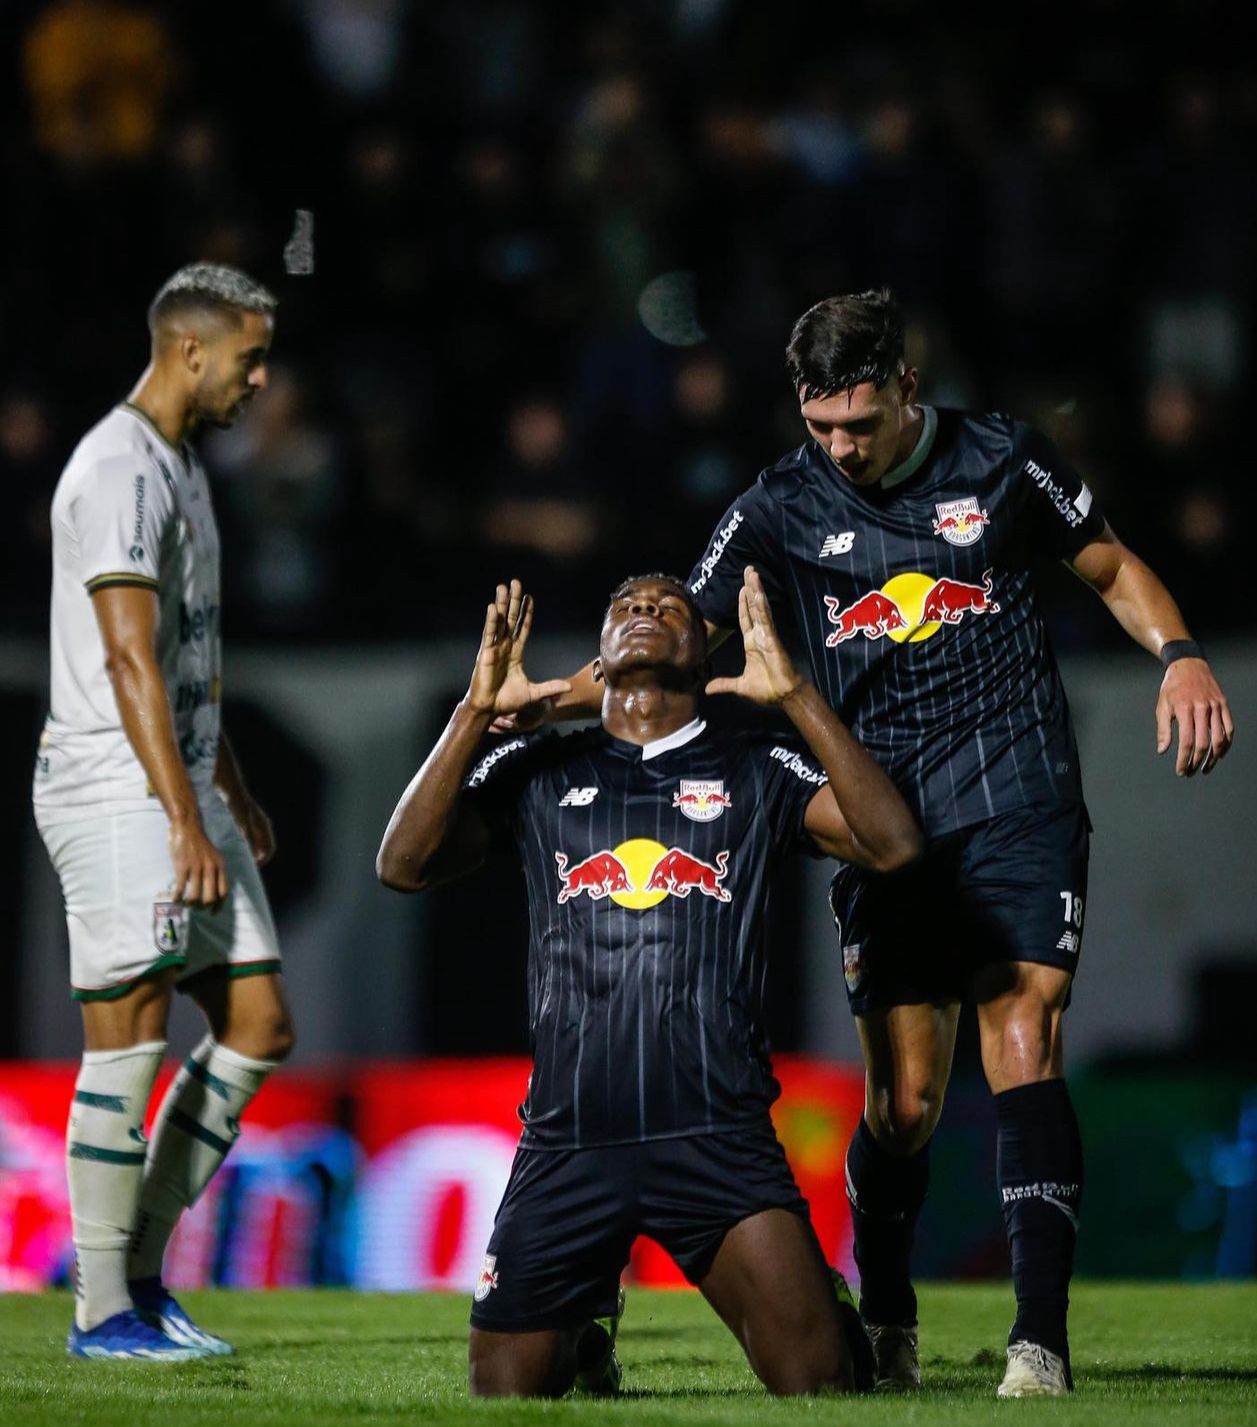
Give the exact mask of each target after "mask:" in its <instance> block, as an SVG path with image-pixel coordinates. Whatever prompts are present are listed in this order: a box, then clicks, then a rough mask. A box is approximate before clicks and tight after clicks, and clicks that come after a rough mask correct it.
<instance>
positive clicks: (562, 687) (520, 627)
mask: <svg viewBox="0 0 1257 1427" xmlns="http://www.w3.org/2000/svg"><path fill="white" fill-rule="evenodd" d="M532 615H533V601H532V596H531V595H526V594H524V591H523V587H522V586H521V585H520V582H519V581H518V580H512V581H511V583H510V585H509V586H507V585H499V586H498V587H497V591H496V593H495V595H494V598H493V601H492V603H491V604H490V605H489V607H488V609H487V610H486V611H485V621H484V633H483V634H482V635H481V637H480V652H479V654H477V656H476V667H475V669H474V670H473V671H472V675H471V684H470V686H469V687H468V690H467V702H468V703H469V704H470V705H471V706H472V707H473V708H474V709H476V710H478V711H480V712H483V713H491V714H493V715H495V716H500V715H503V714H512V713H517V712H518V711H519V710H520V709H522V708H527V707H528V706H529V705H530V704H543V703H544V702H545V701H546V700H547V699H553V698H557V697H558V695H559V694H566V693H567V692H569V690H570V689H571V687H572V686H571V684H569V683H568V682H567V681H566V680H564V679H550V680H548V681H547V682H545V683H541V684H535V683H533V681H532V680H531V679H530V678H529V677H528V675H527V673H525V671H524V648H525V646H526V645H527V643H528V635H529V632H530V631H531V629H532Z"/></svg>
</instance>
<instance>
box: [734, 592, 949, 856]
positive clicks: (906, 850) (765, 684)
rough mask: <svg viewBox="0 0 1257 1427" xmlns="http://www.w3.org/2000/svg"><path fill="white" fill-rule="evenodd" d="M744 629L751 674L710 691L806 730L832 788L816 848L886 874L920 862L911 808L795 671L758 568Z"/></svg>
mask: <svg viewBox="0 0 1257 1427" xmlns="http://www.w3.org/2000/svg"><path fill="white" fill-rule="evenodd" d="M738 622H739V624H740V625H741V627H742V642H743V644H744V645H745V647H746V668H745V669H744V670H743V671H742V673H741V674H740V675H738V677H737V678H722V679H713V680H711V682H710V683H709V684H708V685H707V692H708V693H709V694H740V695H741V696H742V697H743V698H745V699H750V700H751V701H752V702H753V703H757V704H764V705H768V706H771V705H776V706H778V707H780V708H781V709H783V710H784V712H785V714H786V716H787V717H788V718H789V719H790V722H791V723H793V724H794V726H795V728H796V729H798V731H799V733H800V735H801V736H802V737H803V739H804V741H805V742H806V743H807V746H808V747H809V748H810V749H811V751H812V753H813V754H814V755H815V757H816V759H817V761H818V762H819V763H820V765H821V767H822V768H823V769H824V770H825V772H826V773H827V774H828V775H829V783H828V785H827V786H826V787H824V788H821V789H820V790H819V791H818V792H817V794H816V796H815V797H814V798H813V799H812V801H811V802H810V803H809V804H808V808H807V813H806V815H805V817H804V826H805V827H806V828H807V831H808V833H809V835H810V836H811V838H812V840H813V842H815V843H816V845H817V846H818V847H819V848H820V849H821V851H822V852H825V853H827V854H828V855H829V856H830V857H838V858H841V859H842V860H843V861H844V862H858V863H860V864H861V865H862V866H865V867H872V868H873V869H875V870H876V871H878V872H892V871H894V870H895V868H897V867H903V866H904V865H905V864H907V863H909V862H911V861H912V860H913V859H914V858H916V857H919V856H920V854H921V849H922V847H923V845H924V844H923V841H922V838H921V832H920V829H919V828H918V827H917V825H916V823H915V821H914V820H913V817H912V814H911V813H910V812H909V811H908V805H907V804H906V803H905V802H904V800H903V798H901V797H900V795H899V792H898V790H897V789H896V788H895V785H894V784H893V783H892V782H891V781H890V779H889V778H888V777H887V776H886V774H885V773H883V772H882V770H881V769H880V768H879V767H878V766H877V764H876V763H875V762H874V761H873V759H872V758H871V757H870V756H869V755H868V754H867V753H866V752H865V750H864V749H863V748H861V747H860V745H859V743H857V742H856V740H855V739H854V738H852V736H851V734H850V732H849V731H848V730H847V729H846V728H845V727H844V726H843V724H842V721H841V720H840V719H839V718H838V715H837V714H836V713H834V711H833V709H831V708H830V707H829V705H828V704H827V703H826V702H825V700H824V699H823V698H822V697H821V695H820V693H819V692H818V691H817V689H816V687H815V685H813V684H810V683H809V682H808V681H807V680H806V679H805V678H804V677H803V676H802V674H800V673H799V671H798V669H797V668H796V667H795V665H794V661H793V660H792V659H791V658H790V656H789V654H787V652H786V650H785V646H784V645H783V644H782V643H781V639H780V637H779V635H778V634H777V628H776V625H775V624H774V623H773V617H772V610H771V609H770V608H769V605H768V598H767V596H766V595H765V594H764V587H763V585H762V584H761V582H760V578H759V575H758V574H757V573H756V571H755V568H754V566H752V565H748V566H747V567H746V571H745V574H744V576H743V585H742V590H741V592H740V594H739V595H738Z"/></svg>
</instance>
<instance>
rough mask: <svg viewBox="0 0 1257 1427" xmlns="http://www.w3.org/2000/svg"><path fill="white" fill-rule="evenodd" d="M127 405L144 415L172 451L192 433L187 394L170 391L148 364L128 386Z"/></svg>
mask: <svg viewBox="0 0 1257 1427" xmlns="http://www.w3.org/2000/svg"><path fill="white" fill-rule="evenodd" d="M127 405H128V406H133V407H134V408H135V409H136V411H138V412H139V413H140V415H141V416H144V417H146V418H147V420H148V421H149V423H150V424H151V425H152V426H153V427H154V428H155V429H156V431H157V433H158V435H159V436H161V438H162V439H163V440H164V441H166V442H167V443H168V444H169V445H171V446H173V447H174V449H175V450H176V451H178V450H180V449H182V447H183V443H184V441H186V440H187V438H188V437H189V436H190V435H191V434H192V428H193V426H194V424H195V422H194V419H193V416H192V410H191V407H190V405H189V403H188V400H187V398H186V397H184V396H181V395H179V394H178V393H176V392H174V391H172V390H171V388H170V387H169V385H168V384H167V383H166V382H164V381H163V380H162V377H161V373H160V372H159V371H157V369H156V368H155V367H153V366H151V365H150V366H149V367H147V368H146V369H145V371H144V374H143V376H141V377H140V379H139V381H138V382H136V384H135V386H134V387H132V388H131V392H130V394H129V395H128V397H127Z"/></svg>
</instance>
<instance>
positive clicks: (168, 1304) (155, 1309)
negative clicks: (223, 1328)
mask: <svg viewBox="0 0 1257 1427" xmlns="http://www.w3.org/2000/svg"><path fill="white" fill-rule="evenodd" d="M127 1289H128V1291H129V1292H130V1294H131V1302H132V1303H134V1304H135V1308H136V1312H137V1313H139V1315H140V1317H141V1318H143V1319H144V1321H145V1322H146V1323H148V1324H151V1326H152V1327H154V1328H156V1329H158V1330H159V1331H160V1332H162V1333H164V1334H165V1335H166V1337H167V1338H169V1339H170V1340H171V1342H172V1343H179V1344H181V1345H182V1346H183V1347H185V1348H198V1349H200V1351H201V1353H202V1354H203V1355H205V1356H207V1357H216V1358H225V1357H227V1356H228V1355H229V1354H230V1353H234V1352H235V1351H236V1350H235V1348H233V1347H232V1346H231V1344H230V1343H229V1342H227V1341H226V1339H224V1338H216V1337H215V1336H214V1334H213V1333H207V1332H206V1331H205V1329H204V1328H198V1327H197V1325H196V1324H195V1323H194V1322H193V1321H192V1319H191V1318H189V1317H188V1315H187V1314H186V1313H185V1312H184V1311H183V1309H182V1308H180V1307H179V1304H178V1303H177V1302H176V1301H175V1298H174V1296H173V1294H171V1293H170V1291H169V1290H168V1289H167V1288H166V1287H165V1286H164V1285H163V1284H162V1281H161V1279H160V1278H133V1279H132V1280H131V1281H130V1282H129V1283H128V1284H127Z"/></svg>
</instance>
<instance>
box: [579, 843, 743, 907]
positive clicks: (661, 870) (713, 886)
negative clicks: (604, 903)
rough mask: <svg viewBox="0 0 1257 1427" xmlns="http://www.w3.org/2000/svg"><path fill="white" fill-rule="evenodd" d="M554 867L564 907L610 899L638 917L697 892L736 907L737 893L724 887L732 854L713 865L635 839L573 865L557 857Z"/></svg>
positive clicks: (720, 855)
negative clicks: (582, 900)
mask: <svg viewBox="0 0 1257 1427" xmlns="http://www.w3.org/2000/svg"><path fill="white" fill-rule="evenodd" d="M554 861H555V867H556V869H557V871H558V874H559V895H558V901H559V905H560V906H562V904H563V903H564V902H568V901H570V900H571V899H572V898H573V897H579V896H581V895H582V894H583V895H585V896H587V897H589V899H590V900H591V901H594V902H597V901H600V900H601V899H602V898H603V897H609V898H610V899H611V901H613V902H615V903H616V904H617V905H619V906H621V907H629V908H631V909H633V910H634V911H645V910H646V909H647V908H648V907H654V906H657V905H658V904H659V903H660V902H662V901H663V900H664V899H665V898H666V897H680V898H682V899H684V898H686V897H688V896H689V895H690V893H691V892H698V893H699V894H700V895H701V896H704V897H711V898H712V899H713V901H717V902H729V901H732V893H731V892H729V891H728V890H727V889H726V888H725V887H724V886H722V885H721V884H722V883H723V882H724V879H725V874H726V873H727V872H728V868H729V854H728V852H727V851H724V852H718V853H717V854H716V860H715V862H714V863H711V862H706V861H704V860H703V859H702V858H701V857H695V856H694V855H693V853H690V852H687V851H686V850H685V848H683V847H664V845H663V843H661V842H655V841H654V840H653V839H651V838H648V837H635V838H630V839H629V840H628V841H627V842H622V843H620V845H619V846H618V847H616V848H614V849H611V848H608V849H605V850H604V851H601V852H595V853H593V854H591V856H589V857H587V858H585V859H584V860H583V861H581V862H577V863H575V864H572V865H569V859H568V856H567V854H566V853H563V852H556V853H555V854H554Z"/></svg>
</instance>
